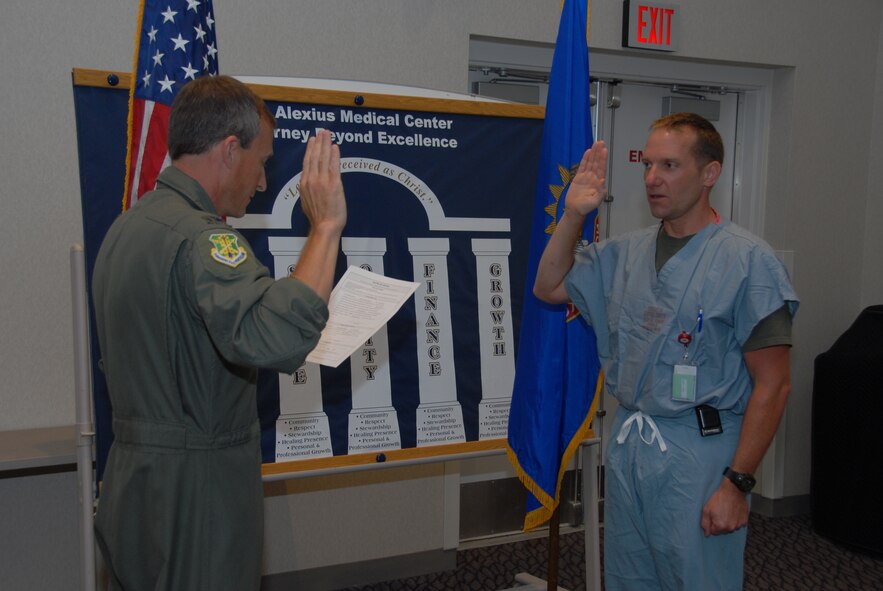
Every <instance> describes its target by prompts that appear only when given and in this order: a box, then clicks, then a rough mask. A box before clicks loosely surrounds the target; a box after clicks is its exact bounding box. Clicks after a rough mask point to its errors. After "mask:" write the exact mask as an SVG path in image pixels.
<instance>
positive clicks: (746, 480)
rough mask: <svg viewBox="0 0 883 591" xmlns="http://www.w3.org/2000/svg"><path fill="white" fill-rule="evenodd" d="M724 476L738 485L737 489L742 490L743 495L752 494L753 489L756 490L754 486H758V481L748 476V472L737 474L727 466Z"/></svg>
mask: <svg viewBox="0 0 883 591" xmlns="http://www.w3.org/2000/svg"><path fill="white" fill-rule="evenodd" d="M724 476H726V477H727V478H729V479H730V481H732V483H733V484H735V485H736V488H738V489H739V490H741V491H742V492H743V493H750V492H751V489H752V488H754V485H755V484H757V480H755V479H754V476H752V475H751V474H748V473H747V472H736V471H735V470H730V467H729V466H727V467H726V468H724Z"/></svg>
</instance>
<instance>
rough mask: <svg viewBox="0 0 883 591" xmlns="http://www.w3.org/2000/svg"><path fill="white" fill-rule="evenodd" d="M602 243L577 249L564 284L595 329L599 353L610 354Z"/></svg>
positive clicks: (584, 316)
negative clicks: (599, 245) (599, 246)
mask: <svg viewBox="0 0 883 591" xmlns="http://www.w3.org/2000/svg"><path fill="white" fill-rule="evenodd" d="M600 255H601V253H600V251H599V249H598V245H597V244H595V243H593V244H589V245H588V246H586V247H585V248H583V249H581V250H580V251H579V252H577V253H576V256H575V257H574V261H573V266H572V267H571V268H570V271H568V273H567V275H566V276H565V277H564V288H565V289H566V290H567V295H569V296H570V300H571V301H572V302H573V305H574V306H576V308H577V309H578V310H579V311H580V312H581V313H582V315H583V318H585V319H586V322H588V323H589V325H590V326H592V328H593V329H594V332H595V336H596V339H597V344H598V352H599V354H601V355H602V356H603V355H607V354H608V348H609V347H608V345H609V343H608V339H607V324H608V320H607V297H606V295H605V289H604V281H603V277H602V274H601V269H602V265H601V260H600Z"/></svg>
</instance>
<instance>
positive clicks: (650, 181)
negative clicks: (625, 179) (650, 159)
mask: <svg viewBox="0 0 883 591" xmlns="http://www.w3.org/2000/svg"><path fill="white" fill-rule="evenodd" d="M644 184H645V185H647V186H648V187H653V186H655V185H657V184H659V175H658V174H656V169H655V168H654V167H653V166H648V167H647V168H645V169H644Z"/></svg>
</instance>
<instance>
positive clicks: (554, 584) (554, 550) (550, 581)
mask: <svg viewBox="0 0 883 591" xmlns="http://www.w3.org/2000/svg"><path fill="white" fill-rule="evenodd" d="M560 509H561V506H560V505H559V506H558V507H555V510H554V511H552V517H550V518H549V565H548V569H547V570H548V575H547V578H546V589H547V590H548V591H557V590H558V554H559V539H558V533H559V526H560V525H561V514H560Z"/></svg>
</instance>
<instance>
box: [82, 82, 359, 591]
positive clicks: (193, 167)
mask: <svg viewBox="0 0 883 591" xmlns="http://www.w3.org/2000/svg"><path fill="white" fill-rule="evenodd" d="M274 127H275V121H274V119H273V116H272V115H271V114H270V112H269V111H268V110H267V107H266V106H265V105H264V102H263V101H262V100H261V99H260V98H259V97H257V96H256V95H255V94H254V93H253V92H252V91H251V90H250V89H249V88H247V87H246V86H245V85H244V84H242V83H240V82H238V81H236V80H234V79H232V78H229V77H226V76H217V77H208V76H206V77H202V78H199V79H197V80H195V81H193V82H191V83H189V84H188V85H187V86H185V87H184V88H183V89H182V90H181V92H180V93H179V95H178V96H177V98H176V99H175V102H174V104H173V106H172V113H171V119H170V123H169V140H168V143H169V156H170V158H171V160H172V165H171V166H170V167H168V168H167V169H166V170H164V171H163V172H162V174H160V176H159V179H158V181H157V188H156V190H154V191H153V192H151V193H149V194H147V195H145V196H144V197H143V198H142V199H141V200H140V201H139V202H138V203H137V204H136V205H135V206H134V207H132V208H131V209H130V210H129V211H127V212H125V213H124V214H123V215H121V216H120V217H119V218H118V219H117V220H116V221H115V222H114V224H113V225H112V226H111V228H110V230H109V231H108V233H107V236H106V238H105V240H104V242H103V244H102V246H101V249H100V251H99V254H98V258H97V261H96V264H95V274H94V279H93V295H94V301H95V314H96V322H97V325H98V338H99V344H100V346H101V352H102V366H103V370H104V373H105V375H106V378H107V383H108V387H109V390H110V399H111V403H112V406H113V431H114V443H113V445H112V447H111V450H110V455H109V457H108V461H107V467H106V470H105V473H104V480H103V486H102V490H101V498H100V502H99V506H98V513H97V517H96V524H95V528H96V535H97V539H98V544H99V546H100V548H101V551H102V554H103V556H104V559H105V563H106V564H107V568H108V573H109V579H110V586H111V588H112V589H126V590H133V589H157V590H158V589H162V590H165V591H172V590H186V591H197V590H209V589H211V590H212V591H217V590H221V589H230V590H236V591H243V590H248V589H258V588H259V587H260V576H261V549H262V542H263V487H262V485H261V469H260V464H261V453H260V427H259V424H258V418H257V410H256V403H255V383H256V377H255V376H256V368H269V369H273V370H277V371H280V372H288V373H290V372H293V371H294V370H296V369H297V368H298V367H299V366H300V365H301V364H302V363H303V362H304V359H305V358H306V356H307V354H308V353H309V352H310V351H311V350H312V349H313V348H314V347H315V346H316V344H317V342H318V340H319V335H320V333H321V331H322V329H323V328H324V326H325V322H326V320H327V319H328V308H327V301H328V297H329V295H330V293H331V288H332V284H333V280H334V267H335V261H336V259H337V255H338V250H339V244H340V235H341V232H342V230H343V227H344V225H345V224H346V215H347V212H346V201H345V198H344V191H343V185H342V183H341V179H340V151H339V149H338V147H337V146H335V145H332V142H331V138H330V134H329V133H328V132H327V131H325V132H322V133H320V134H319V135H317V136H315V137H313V138H311V139H310V141H309V143H308V145H307V151H306V155H305V157H304V164H303V173H302V176H301V183H300V190H301V198H300V200H301V205H302V207H303V211H304V213H305V215H306V216H307V218H308V220H309V222H310V234H309V238H308V239H307V242H306V245H305V247H304V250H303V252H302V254H301V256H300V259H299V262H298V264H297V267H296V268H295V269H294V271H293V272H292V273H291V275H290V276H289V277H286V278H282V279H279V280H274V279H273V278H272V277H271V276H270V274H269V271H268V270H267V268H266V267H265V266H264V265H262V264H261V263H260V262H259V261H258V260H257V258H256V257H255V255H254V253H253V252H252V250H251V247H250V246H249V244H248V242H247V241H246V240H245V238H243V237H242V236H241V235H240V234H239V233H237V232H236V231H235V230H234V229H233V228H231V227H230V226H229V225H227V224H226V223H225V221H224V218H225V217H226V216H232V217H241V216H242V215H243V214H244V213H245V209H246V207H247V205H248V203H249V201H250V200H251V198H252V197H253V196H254V193H255V191H263V190H265V189H266V184H267V180H266V175H265V172H264V165H265V164H266V162H267V159H268V158H270V156H272V153H273V129H274Z"/></svg>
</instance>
